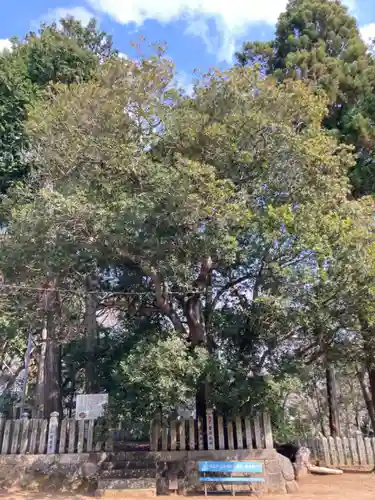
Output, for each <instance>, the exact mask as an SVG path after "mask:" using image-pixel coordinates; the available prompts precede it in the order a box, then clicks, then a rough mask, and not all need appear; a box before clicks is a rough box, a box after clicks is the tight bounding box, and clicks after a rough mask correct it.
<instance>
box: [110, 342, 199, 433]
mask: <svg viewBox="0 0 375 500" xmlns="http://www.w3.org/2000/svg"><path fill="white" fill-rule="evenodd" d="M206 363H207V353H206V351H205V350H204V349H196V350H195V351H191V349H190V348H189V346H188V344H187V343H186V342H185V341H184V340H183V339H181V338H178V337H176V336H175V335H173V334H170V335H168V336H167V337H165V338H159V337H157V338H154V339H152V338H147V339H145V340H140V342H138V343H137V344H136V345H135V346H134V347H133V348H132V349H130V350H129V351H128V352H127V353H126V355H125V356H124V358H123V360H122V361H121V363H120V367H119V370H118V372H117V384H116V385H117V391H118V392H114V394H113V395H112V403H111V406H110V408H109V410H110V413H111V414H112V418H113V419H114V421H116V419H117V420H118V419H119V418H120V419H121V420H122V421H123V422H124V426H125V428H128V429H129V430H130V429H131V430H133V431H135V432H138V433H142V431H145V429H146V430H148V427H149V425H150V421H151V420H152V419H153V418H154V417H158V418H160V419H162V420H163V419H164V418H168V416H169V415H170V414H171V413H172V412H173V411H174V410H175V408H177V407H179V406H182V407H184V406H186V405H187V404H188V403H189V402H190V401H191V399H192V398H193V399H194V397H195V390H196V386H197V382H198V380H199V378H200V377H201V375H202V373H203V372H204V370H205V365H206ZM145 374H147V376H145Z"/></svg>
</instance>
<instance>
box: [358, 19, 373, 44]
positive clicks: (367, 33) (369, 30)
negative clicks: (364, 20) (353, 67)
mask: <svg viewBox="0 0 375 500" xmlns="http://www.w3.org/2000/svg"><path fill="white" fill-rule="evenodd" d="M360 31H361V36H362V39H363V41H364V42H365V43H366V44H368V45H369V44H370V43H371V42H372V41H373V40H374V39H375V23H371V24H366V25H365V26H362V27H361V30H360Z"/></svg>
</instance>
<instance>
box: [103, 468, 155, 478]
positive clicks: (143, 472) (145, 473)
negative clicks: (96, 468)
mask: <svg viewBox="0 0 375 500" xmlns="http://www.w3.org/2000/svg"><path fill="white" fill-rule="evenodd" d="M100 477H102V478H136V479H137V478H138V479H143V478H148V477H156V469H155V468H153V469H110V468H108V469H107V470H103V471H102V472H101V474H100Z"/></svg>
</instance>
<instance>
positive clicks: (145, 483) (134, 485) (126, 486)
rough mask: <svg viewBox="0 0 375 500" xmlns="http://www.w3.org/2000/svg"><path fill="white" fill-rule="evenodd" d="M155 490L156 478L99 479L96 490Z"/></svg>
mask: <svg viewBox="0 0 375 500" xmlns="http://www.w3.org/2000/svg"><path fill="white" fill-rule="evenodd" d="M149 489H155V491H156V478H151V477H149V478H145V479H139V478H128V479H123V478H118V479H111V478H107V479H99V483H98V490H149Z"/></svg>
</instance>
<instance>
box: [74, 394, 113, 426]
mask: <svg viewBox="0 0 375 500" xmlns="http://www.w3.org/2000/svg"><path fill="white" fill-rule="evenodd" d="M107 404H108V394H77V399H76V420H96V419H98V418H100V417H103V416H104V406H105V405H107Z"/></svg>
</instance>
